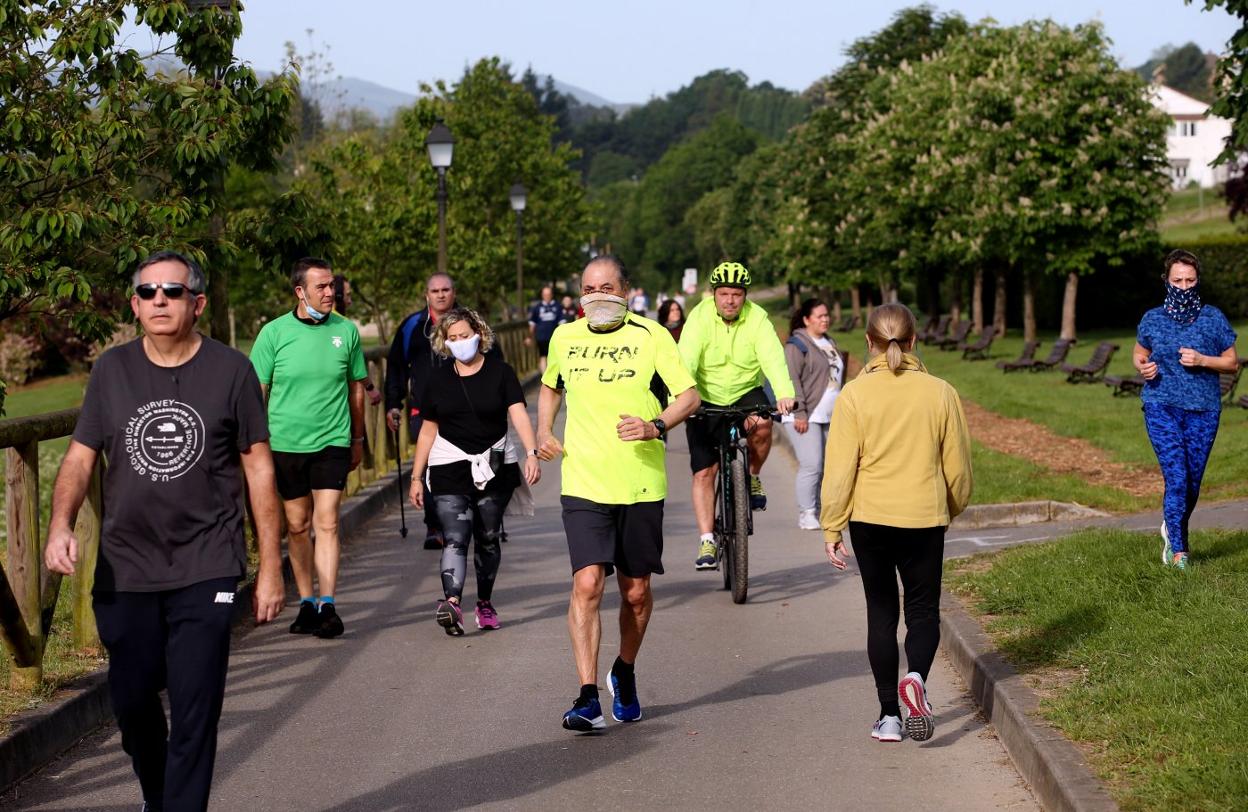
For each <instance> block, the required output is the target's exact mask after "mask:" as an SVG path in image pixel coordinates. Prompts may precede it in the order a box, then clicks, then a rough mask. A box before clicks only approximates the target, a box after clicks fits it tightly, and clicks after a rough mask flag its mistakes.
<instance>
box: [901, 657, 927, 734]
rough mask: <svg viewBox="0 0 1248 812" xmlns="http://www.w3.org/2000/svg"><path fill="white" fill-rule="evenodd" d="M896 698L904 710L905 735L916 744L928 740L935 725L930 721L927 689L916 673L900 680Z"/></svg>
mask: <svg viewBox="0 0 1248 812" xmlns="http://www.w3.org/2000/svg"><path fill="white" fill-rule="evenodd" d="M897 697H898V698H899V699H900V700H901V704H902V705H903V706H904V707H905V709H906V733H908V734H910V738H912V739H914V740H915V741H916V742H925V741H927V740H928V739H930V738H931V737H932V733H933V732H934V731H935V729H936V724H935V722H934V721H933V720H932V703H931V702H928V701H927V688H926V686H924V685H923V678H922V677H920V676H919V675H918V672H916V671H911V672H910V673H909V674H906V675H905V676H904V677H902V678H901V682H899V683H897Z"/></svg>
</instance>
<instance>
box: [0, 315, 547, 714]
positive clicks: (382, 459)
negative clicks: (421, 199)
mask: <svg viewBox="0 0 1248 812" xmlns="http://www.w3.org/2000/svg"><path fill="white" fill-rule="evenodd" d="M495 335H496V336H497V339H498V343H499V345H500V346H501V347H502V349H503V353H504V355H505V356H506V358H507V360H508V361H509V362H510V363H511V364H512V366H513V367H515V369H516V372H517V373H518V374H519V375H520V377H521V378H524V377H525V376H526V375H528V374H530V373H532V372H534V371H536V369H537V354H536V349H535V348H534V347H532V346H529V345H527V344H526V343H525V338H526V337H527V336H528V323H527V322H523V321H519V322H510V323H507V324H502V325H499V326H497V327H496V328H495ZM386 351H387V348H385V347H374V348H372V349H370V350H368V351H367V352H365V353H364V357H365V359H366V360H367V361H368V377H369V378H370V379H371V380H372V382H373V385H374V386H376V387H377V388H378V389H379V390H382V391H384V390H385V380H386ZM78 411H79V410H78V409H65V410H64V411H60V412H52V413H50V414H41V415H34V416H32V417H22V418H16V419H12V420H0V448H3V449H4V450H5V457H6V468H5V497H6V500H7V501H6V502H5V507H6V510H5V513H6V521H7V522H8V534H9V535H8V560H7V561H5V562H3V566H2V567H0V635H2V636H3V639H4V644H5V648H6V649H7V650H8V652H9V656H11V657H12V659H13V668H12V669H11V671H10V677H9V685H10V687H11V688H12V689H14V690H23V691H30V692H33V691H35V690H36V689H37V688H39V686H40V685H41V684H42V682H43V652H44V648H45V645H46V642H47V639H48V635H49V634H50V633H51V632H52V617H53V614H54V613H55V611H56V604H57V601H58V599H59V598H60V594H61V576H60V575H58V574H56V573H53V572H50V571H48V569H47V567H46V566H45V565H44V563H43V543H42V542H43V540H44V535H43V530H42V529H41V528H40V518H41V517H40V515H39V504H40V502H39V487H40V482H39V475H40V471H39V443H40V442H43V441H45V440H55V439H57V438H60V437H68V436H70V435H71V434H73V431H74V425H75V423H76V422H77V420H78ZM364 425H365V426H366V433H367V437H368V439H367V441H366V442H365V444H364V458H363V461H362V462H361V464H360V467H359V468H357V469H356V470H355V471H353V472H352V473H351V475H350V477H349V478H348V480H347V495H350V494H353V493H355V492H356V491H358V490H359V489H360V488H362V487H364V486H365V485H368V484H369V483H371V482H373V481H375V480H377V479H380V478H381V477H383V476H385V475H386V474H387V473H390V472H392V471H395V470H396V464H397V460H399V459H404V460H405V459H407V457H408V456H409V443H408V437H407V431H406V429H405V428H400V430H399V432H398V437H397V446H396V438H395V435H394V434H392V433H391V432H390V431H389V429H388V428H387V426H386V415H385V405H384V403H379V404H378V405H376V406H374V405H372V403H370V402H368V400H365V404H364ZM103 465H104V461H103V457H102V456H101V457H99V458H98V461H97V464H96V469H95V472H94V473H93V475H92V478H91V485H90V487H89V489H88V493H87V498H86V500H85V501H84V502H83V506H82V509H81V510H80V511H79V513H78V522H77V524H76V525H75V529H74V532H75V534H76V535H77V537H78V545H79V547H78V564H77V566H76V567H75V569H76V574H75V575H74V576H73V578H72V579H71V580H72V590H73V604H72V607H73V613H72V614H73V623H72V629H71V634H72V635H73V643H74V646H75V648H78V649H98V648H99V646H100V642H99V635H98V633H97V631H96V628H95V614H94V613H93V612H92V609H91V586H92V582H93V580H94V577H95V562H96V558H97V556H98V554H99V547H100V529H101V520H102V503H101V491H100V483H101V481H102V474H103ZM45 473H46V475H47V476H48V478H49V485H48V487H51V484H50V482H51V479H52V478H53V477H54V476H55V472H54V471H48V472H45Z"/></svg>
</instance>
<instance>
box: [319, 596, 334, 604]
mask: <svg viewBox="0 0 1248 812" xmlns="http://www.w3.org/2000/svg"><path fill="white" fill-rule="evenodd" d="M327 603H328V604H330V605H333V603H334V596H333V595H322V596H321V606H324V605H325V604H327Z"/></svg>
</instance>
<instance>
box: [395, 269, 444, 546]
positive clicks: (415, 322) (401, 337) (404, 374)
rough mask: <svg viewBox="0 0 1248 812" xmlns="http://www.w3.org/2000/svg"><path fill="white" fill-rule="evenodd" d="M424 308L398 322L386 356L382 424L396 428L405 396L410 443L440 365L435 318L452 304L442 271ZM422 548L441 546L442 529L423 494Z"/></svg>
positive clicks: (430, 284) (430, 286)
mask: <svg viewBox="0 0 1248 812" xmlns="http://www.w3.org/2000/svg"><path fill="white" fill-rule="evenodd" d="M425 302H426V304H425V309H424V310H417V311H416V312H415V313H412V314H411V315H409V316H408V317H407V318H405V319H403V321H402V322H400V323H399V326H398V329H396V330H395V332H394V340H393V341H392V342H391V344H390V353H389V355H388V356H387V359H386V425H387V426H389V427H390V431H398V430H399V424H400V422H402V420H403V411H402V408H401V407H403V406H404V405H405V404H404V401H405V400H406V408H407V436H408V439H409V440H410V441H411V442H412V444H413V445H415V443H416V438H417V437H419V436H420V424H421V416H420V402H421V400H422V399H423V398H424V395H425V387H426V386H427V385H428V382H429V376H430V375H432V374H433V370H434V369H435V368H437V367H438V366H440V365H441V356H439V355H438V354H437V353H435V352H434V351H433V348H432V346H431V344H430V341H431V339H432V337H433V331H434V330H436V329H437V327H438V320H439V319H441V318H442V316H444V315H445V314H446V313H448V312H450V310H451V308H452V307H454V306H455V283H454V282H453V281H452V280H451V277H449V276H447V275H446V274H443V273H435V274H434V275H433V276H431V277H429V281H428V282H426V283H425ZM425 496H426V499H425V500H424V502H425V549H426V550H440V549H442V544H443V539H442V529H441V527H440V526H439V525H438V516H437V512H436V511H435V510H434V509H433V500H432V499H429V498H427V497H428V494H425Z"/></svg>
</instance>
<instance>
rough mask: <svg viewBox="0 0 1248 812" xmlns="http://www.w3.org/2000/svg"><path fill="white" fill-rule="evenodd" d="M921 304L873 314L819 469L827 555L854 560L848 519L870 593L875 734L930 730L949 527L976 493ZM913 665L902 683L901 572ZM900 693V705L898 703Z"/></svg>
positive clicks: (913, 734) (884, 737) (922, 736)
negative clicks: (918, 333) (924, 334)
mask: <svg viewBox="0 0 1248 812" xmlns="http://www.w3.org/2000/svg"><path fill="white" fill-rule="evenodd" d="M914 340H915V323H914V314H913V313H911V312H910V309H909V308H907V307H906V306H905V305H902V304H886V305H881V306H880V307H877V308H875V309H874V310H872V311H871V316H870V318H869V319H868V320H867V355H868V361H867V365H866V366H865V367H864V368H863V370H862V373H861V374H859V375H858V377H857V378H855V379H854V380H853V381H851V382H849V383H848V384H846V385H845V388H844V389H843V390H841V394H840V395H839V396H838V397H837V401H836V408H835V409H834V410H833V411H832V424H831V427H830V429H829V431H828V444H827V453H826V456H825V459H824V465H823V469H824V473H823V491H822V500H823V512H822V514H821V523H822V525H823V532H824V542H825V548H826V553H827V556H828V560H829V561H830V562H831V563H832V566H834V567H836V568H837V569H841V570H843V569H845V568H846V566H847V563H846V560H845V556H846V555H847V553H848V551H847V550H846V547H845V539H844V531H845V529H846V528H847V527H848V529H849V535H850V538H851V540H852V541H853V549H854V555H855V556H856V557H857V558H858V571H859V573H860V574H861V576H862V588H863V592H864V593H865V594H866V599H867V659H869V660H870V662H871V673H872V674H873V675H874V676H875V689H876V693H877V694H878V696H879V700H880V716H879V719H878V720H877V721H876V722H875V724H874V725H873V726H872V728H871V737H872V738H873V739H876V740H878V741H882V742H896V741H901V736H902V732H901V731H902V722H901V710H900V704H902V703H904V704H905V706H906V711H907V716H906V721H905V729H906V732H907V733H909V735H910V738H912V739H915V740H916V741H926V740H927V739H930V738H931V737H932V731H933V729H934V723H933V718H932V706H931V703H930V702H929V701H928V699H927V688H926V683H927V676H928V671H929V670H930V669H931V666H932V661H933V660H934V659H935V658H936V647H937V645H939V643H940V581H941V572H942V567H943V563H944V550H945V528H946V527H948V525H949V522H950V521H951V520H952V519H953V518H954V517H955V516H957V515H958V514H959V513H961V512H962V511H963V510H964V509H965V508H966V505H967V503H968V502H970V499H971V486H972V478H971V440H970V434H969V432H968V431H967V427H966V415H965V414H964V413H963V411H962V401H961V400H960V399H959V398H958V393H957V392H956V391H955V390H954V388H953V387H952V386H950V385H949V384H948V383H946V382H945V381H943V380H941V379H940V378H937V377H934V376H932V375H930V374H928V372H927V369H926V368H925V367H924V366H923V362H922V361H920V360H919V359H918V358H916V357H915V356H914V354H913V353H914ZM898 575H900V576H901V585H902V587H903V589H904V592H905V609H906V644H905V645H906V660H907V663H908V665H907V671H908V673H907V674H906V675H905V676H904V677H902V679H901V681H900V682H897V666H898V655H897V620H898V595H897V577H898ZM898 700H900V703H899V701H898Z"/></svg>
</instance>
